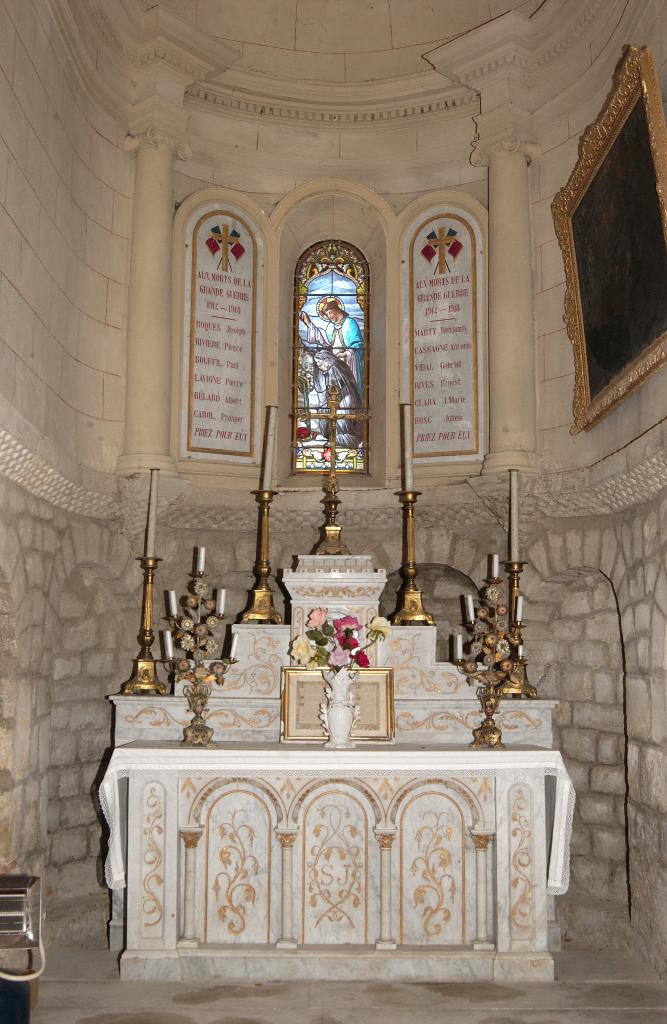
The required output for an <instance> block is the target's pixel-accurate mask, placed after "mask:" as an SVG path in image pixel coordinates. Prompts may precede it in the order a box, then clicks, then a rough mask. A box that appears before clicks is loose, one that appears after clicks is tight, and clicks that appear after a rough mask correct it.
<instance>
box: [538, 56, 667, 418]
mask: <svg viewBox="0 0 667 1024" xmlns="http://www.w3.org/2000/svg"><path fill="white" fill-rule="evenodd" d="M666 196H667V129H666V128H665V118H664V114H663V110H662V100H661V94H660V86H659V82H658V77H657V74H656V70H655V65H654V62H653V58H652V56H651V53H650V51H649V50H648V49H647V48H646V47H642V48H638V47H632V46H629V47H627V48H626V50H625V54H624V56H623V59H622V61H621V62H620V64H619V66H618V68H617V70H616V74H615V76H614V83H613V88H612V91H611V93H610V95H609V97H608V99H607V101H606V103H605V105H604V107H603V109H602V111H601V112H600V114H599V116H598V118H597V120H596V121H595V122H594V123H593V124H592V125H590V126H589V127H588V128H587V129H586V131H585V132H584V135H583V136H582V139H581V142H580V147H579V158H578V160H577V163H576V165H575V168H574V170H573V171H572V174H571V175H570V179H569V181H568V183H567V185H566V186H565V187H564V188H563V189H561V191H560V192H559V193H558V195H557V196H556V197H555V199H554V200H553V202H552V204H551V209H552V213H553V218H554V225H555V229H556V237H557V238H558V242H559V244H560V248H561V252H562V254H563V262H564V265H565V316H564V319H565V324H566V328H567V333H568V336H569V338H570V341H571V343H572V348H573V351H574V369H575V383H574V398H573V403H572V409H573V414H574V423H573V424H572V427H571V428H570V432H571V433H573V434H576V433H578V432H579V431H580V430H590V429H591V428H592V427H593V426H594V425H595V424H596V423H598V421H599V420H600V419H601V418H602V417H603V416H606V415H607V413H609V412H611V411H612V409H614V408H615V407H616V406H617V405H618V404H619V403H620V402H622V401H623V399H624V398H626V397H627V395H628V394H629V393H630V392H631V391H633V390H634V389H635V388H636V387H638V386H639V385H640V384H641V383H642V382H643V381H644V380H645V379H646V378H647V377H648V376H649V375H651V374H652V373H654V372H655V371H656V370H658V369H659V368H660V367H661V366H663V365H664V364H665V362H667V303H665V301H664V296H665V294H667V207H666V204H665V197H666Z"/></svg>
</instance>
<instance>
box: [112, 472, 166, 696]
mask: <svg viewBox="0 0 667 1024" xmlns="http://www.w3.org/2000/svg"><path fill="white" fill-rule="evenodd" d="M159 472H160V471H159V470H158V469H152V470H151V477H150V491H149V495H148V521H147V524H146V543H145V545H144V553H143V555H142V556H141V557H140V558H138V559H137V561H138V562H139V564H140V565H141V568H142V570H143V574H144V579H143V589H142V600H141V626H140V628H139V636H138V640H139V653H138V655H137V657H136V658H135V660H134V668H133V672H132V675H131V676H130V678H129V679H128V680H127V682H125V683H123V685H122V687H121V692H122V693H124V694H127V695H130V696H141V695H149V694H158V695H160V696H162V695H163V694H165V693H166V692H167V687H166V685H165V684H164V683H163V682H162V680H160V679H158V675H157V671H156V666H155V658H154V657H153V653H152V647H153V644H154V642H155V633H154V632H153V606H154V593H155V573H156V570H157V566H158V563H159V562H160V561H161V559H159V558H156V557H155V534H156V527H157V497H158V473H159Z"/></svg>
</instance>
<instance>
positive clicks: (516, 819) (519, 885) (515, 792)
mask: <svg viewBox="0 0 667 1024" xmlns="http://www.w3.org/2000/svg"><path fill="white" fill-rule="evenodd" d="M532 803H533V801H532V794H531V792H530V790H528V789H527V788H526V787H525V786H512V788H511V790H510V793H509V804H510V823H511V831H510V859H511V861H510V862H511V883H510V884H511V888H512V898H511V908H510V929H511V932H512V935H513V936H514V937H515V938H532V936H533V932H534V921H535V914H534V906H533V892H534V887H533V844H532V838H533V832H532V824H531V820H532Z"/></svg>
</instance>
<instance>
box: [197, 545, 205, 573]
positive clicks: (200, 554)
mask: <svg viewBox="0 0 667 1024" xmlns="http://www.w3.org/2000/svg"><path fill="white" fill-rule="evenodd" d="M205 563H206V548H197V572H203V571H204V565H205Z"/></svg>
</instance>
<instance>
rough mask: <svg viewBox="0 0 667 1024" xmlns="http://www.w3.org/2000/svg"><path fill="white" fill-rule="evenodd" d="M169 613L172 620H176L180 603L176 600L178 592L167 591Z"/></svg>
mask: <svg viewBox="0 0 667 1024" xmlns="http://www.w3.org/2000/svg"><path fill="white" fill-rule="evenodd" d="M167 611H168V612H169V615H170V616H171V618H172V619H175V618H176V616H177V615H178V601H177V600H176V591H175V590H168V591H167Z"/></svg>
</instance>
